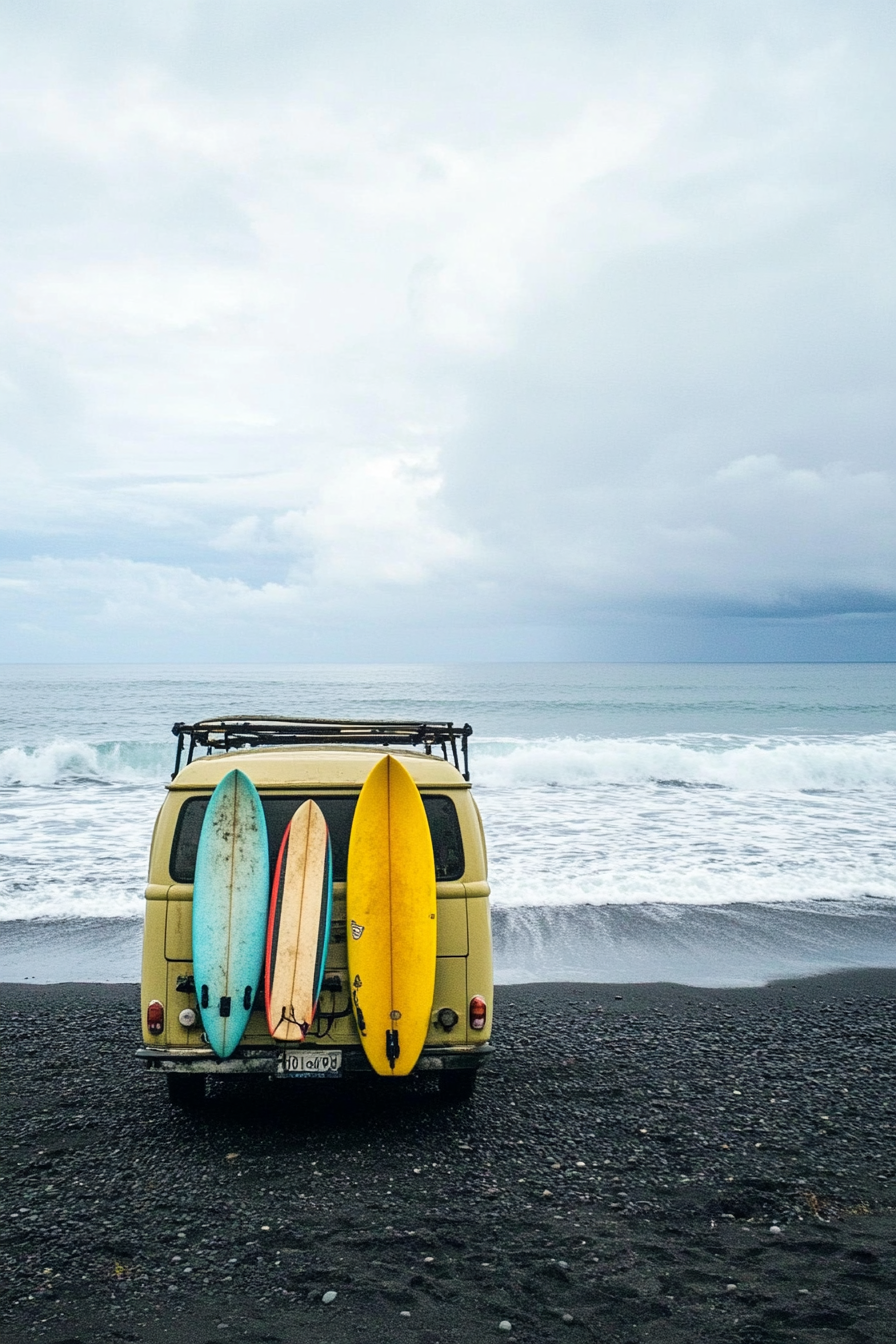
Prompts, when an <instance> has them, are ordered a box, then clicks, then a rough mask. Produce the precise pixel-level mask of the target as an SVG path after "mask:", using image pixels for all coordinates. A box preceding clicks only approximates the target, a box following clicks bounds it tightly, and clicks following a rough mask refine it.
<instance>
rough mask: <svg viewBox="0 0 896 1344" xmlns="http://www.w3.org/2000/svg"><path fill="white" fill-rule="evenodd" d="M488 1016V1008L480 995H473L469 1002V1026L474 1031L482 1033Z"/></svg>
mask: <svg viewBox="0 0 896 1344" xmlns="http://www.w3.org/2000/svg"><path fill="white" fill-rule="evenodd" d="M487 1016H488V1006H487V1004H486V1002H485V999H484V998H483V997H482V995H481V994H474V995H473V997H472V999H471V1000H470V1026H471V1027H472V1028H473V1030H474V1031H482V1029H483V1028H484V1026H485V1019H486V1017H487Z"/></svg>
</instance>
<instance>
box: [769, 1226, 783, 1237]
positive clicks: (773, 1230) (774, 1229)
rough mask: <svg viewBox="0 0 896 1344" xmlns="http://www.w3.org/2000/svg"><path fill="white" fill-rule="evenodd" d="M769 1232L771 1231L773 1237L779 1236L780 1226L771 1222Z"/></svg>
mask: <svg viewBox="0 0 896 1344" xmlns="http://www.w3.org/2000/svg"><path fill="white" fill-rule="evenodd" d="M769 1232H771V1234H772V1236H773V1237H780V1235H781V1228H780V1227H779V1226H778V1224H777V1223H772V1225H771V1227H770V1228H769Z"/></svg>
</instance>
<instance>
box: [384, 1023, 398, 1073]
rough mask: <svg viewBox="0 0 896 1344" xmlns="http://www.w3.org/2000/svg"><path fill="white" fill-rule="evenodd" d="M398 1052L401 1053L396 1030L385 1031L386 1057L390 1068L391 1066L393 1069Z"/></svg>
mask: <svg viewBox="0 0 896 1344" xmlns="http://www.w3.org/2000/svg"><path fill="white" fill-rule="evenodd" d="M400 1054H401V1048H400V1047H399V1044H398V1032H397V1031H387V1032H386V1058H387V1059H388V1061H389V1066H390V1068H393V1069H394V1068H395V1061H396V1060H397V1059H398V1056H399V1055H400Z"/></svg>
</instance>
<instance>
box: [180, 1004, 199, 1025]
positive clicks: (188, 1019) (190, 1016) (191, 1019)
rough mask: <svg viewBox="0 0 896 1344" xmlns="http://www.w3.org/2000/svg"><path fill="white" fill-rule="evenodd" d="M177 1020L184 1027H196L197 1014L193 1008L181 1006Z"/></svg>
mask: <svg viewBox="0 0 896 1344" xmlns="http://www.w3.org/2000/svg"><path fill="white" fill-rule="evenodd" d="M177 1020H178V1022H179V1023H180V1024H181V1026H182V1027H195V1025H196V1014H195V1013H194V1012H193V1009H192V1008H181V1010H180V1012H179V1013H178V1015H177Z"/></svg>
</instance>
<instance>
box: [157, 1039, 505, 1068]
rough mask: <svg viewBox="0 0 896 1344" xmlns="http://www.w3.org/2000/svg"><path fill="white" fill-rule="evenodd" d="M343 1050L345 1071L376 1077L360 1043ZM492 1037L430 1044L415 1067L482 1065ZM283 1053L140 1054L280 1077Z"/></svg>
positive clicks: (268, 1049)
mask: <svg viewBox="0 0 896 1344" xmlns="http://www.w3.org/2000/svg"><path fill="white" fill-rule="evenodd" d="M339 1048H340V1049H341V1050H342V1072H343V1074H368V1075H369V1076H370V1077H375V1074H374V1071H373V1069H372V1068H371V1066H370V1064H369V1062H368V1060H367V1056H366V1055H365V1054H364V1051H363V1050H362V1049H361V1047H360V1046H358V1045H348V1046H341V1047H339ZM494 1049H495V1047H494V1046H493V1045H492V1044H491V1042H490V1041H486V1042H484V1043H483V1044H482V1045H452V1046H430V1047H428V1048H426V1049H424V1051H423V1053H422V1054H421V1056H420V1058H419V1059H418V1061H417V1064H416V1066H415V1068H414V1070H413V1072H414V1073H440V1072H442V1071H444V1070H445V1069H451V1070H455V1069H481V1068H482V1066H483V1064H485V1062H486V1060H487V1059H488V1058H489V1056H490V1055H491V1054H493V1053H494ZM282 1053H283V1050H282V1047H280V1048H278V1047H277V1046H270V1045H267V1046H251V1045H247V1046H240V1047H238V1048H237V1050H236V1051H235V1052H234V1054H232V1055H231V1056H230V1058H229V1059H218V1057H217V1055H216V1054H215V1053H214V1051H213V1050H209V1049H207V1048H206V1047H205V1046H183V1047H182V1048H181V1049H179V1050H176V1049H172V1050H165V1049H161V1048H157V1047H155V1046H151V1045H145V1046H142V1047H141V1048H140V1049H139V1050H138V1051H137V1058H138V1059H141V1060H143V1062H144V1064H145V1065H146V1067H147V1068H148V1069H155V1070H158V1071H159V1072H161V1073H210V1074H214V1075H217V1076H218V1077H225V1076H227V1075H229V1074H248V1073H267V1074H271V1075H273V1076H274V1077H277V1076H278V1074H277V1064H278V1061H279V1059H280V1057H281V1055H282Z"/></svg>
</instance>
